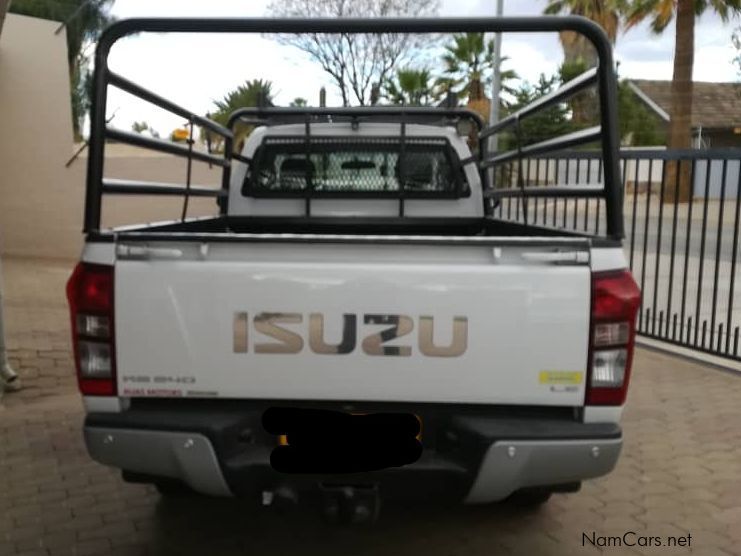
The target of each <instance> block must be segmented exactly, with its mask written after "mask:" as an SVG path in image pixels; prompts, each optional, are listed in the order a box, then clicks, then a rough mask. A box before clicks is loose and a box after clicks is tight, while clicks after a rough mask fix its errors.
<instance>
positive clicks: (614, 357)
mask: <svg viewBox="0 0 741 556" xmlns="http://www.w3.org/2000/svg"><path fill="white" fill-rule="evenodd" d="M640 305H641V292H640V290H639V289H638V285H637V284H636V282H635V280H634V279H633V276H632V275H631V274H630V272H628V271H627V270H620V271H610V272H596V273H594V274H593V275H592V330H591V335H590V346H589V382H588V384H587V395H586V404H587V405H622V404H623V403H624V402H625V396H626V393H627V391H628V383H629V381H630V368H631V364H632V362H633V347H634V344H635V320H636V314H637V313H638V308H639V307H640Z"/></svg>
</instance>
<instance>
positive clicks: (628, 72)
mask: <svg viewBox="0 0 741 556" xmlns="http://www.w3.org/2000/svg"><path fill="white" fill-rule="evenodd" d="M267 3H268V2H267V0H158V1H153V0H116V1H115V3H114V6H113V10H112V11H113V15H114V16H115V17H117V18H119V19H120V18H128V17H155V16H161V17H199V16H203V17H260V16H263V15H265V12H266V5H267ZM495 4H496V1H495V0H442V6H441V10H440V15H447V16H476V15H493V12H494V9H495ZM545 5H546V1H545V0H505V2H504V12H505V15H538V14H540V13H542V10H543V7H544V6H545ZM737 25H739V21H738V20H732V21H730V22H728V23H725V24H724V23H723V22H722V21H721V20H720V18H718V17H717V16H715V15H714V14H712V13H711V11H710V10H708V13H706V14H705V15H703V16H702V17H701V18H700V19H699V21H698V24H697V26H696V29H695V32H696V35H695V48H696V51H695V66H694V68H695V69H694V79H695V80H697V81H737V80H738V79H739V76H738V73H737V70H736V67H735V66H734V65H733V63H732V59H733V57H734V55H735V50H734V49H733V46H732V44H731V34H732V33H733V29H734V28H735V27H736V26H737ZM502 51H503V54H504V55H505V56H508V57H509V59H510V62H509V63H508V65H507V66H505V67H512V68H513V69H515V70H516V71H517V72H518V74H519V75H520V77H521V78H523V79H527V80H530V81H533V80H536V79H537V78H538V76H539V74H540V73H546V74H552V73H554V72H555V70H556V69H557V67H558V65H559V64H560V63H561V61H562V56H563V53H562V50H561V47H560V44H559V42H558V38H557V36H556V35H555V34H554V35H505V36H504V39H503V43H502ZM673 54H674V28H673V25H672V26H671V27H670V28H668V29H667V30H666V31H665V32H664V33H663V34H662V35H655V34H653V33H652V32H651V31H650V29H648V26H647V25H646V24H644V25H641V26H638V27H635V28H633V29H631V30H630V31H628V32H627V33H621V34H620V35H619V37H618V41H617V45H616V53H615V57H616V59H617V60H618V61H619V62H620V68H619V73H620V77H621V78H624V77H630V78H643V79H671V77H672V60H673ZM109 61H110V64H109V65H110V67H111V69H113V70H114V71H117V72H119V73H121V74H123V75H125V76H126V77H128V78H130V79H132V80H133V81H135V82H137V83H140V84H141V85H143V86H145V87H147V88H149V89H151V90H153V91H155V92H157V93H159V94H161V95H163V96H165V97H167V98H171V99H172V100H174V101H176V102H178V103H179V104H181V105H183V106H185V107H186V108H188V109H190V110H194V111H195V112H198V113H206V112H207V111H209V110H213V100H214V99H217V98H221V97H222V96H223V94H224V93H226V92H228V91H229V90H231V89H233V88H235V87H236V86H237V85H239V84H241V83H243V82H244V81H245V80H247V79H253V78H262V79H268V80H270V81H272V82H273V87H274V90H275V91H276V93H277V96H276V101H277V103H278V104H283V105H287V104H288V102H290V101H291V100H292V99H293V98H295V97H298V96H301V97H305V98H307V99H308V100H309V101H310V103H311V104H317V103H318V91H319V88H320V87H321V86H322V85H324V86H326V87H327V90H328V93H329V101H330V104H331V103H332V101H333V100H335V102H336V101H337V100H338V99H337V96H336V91H335V89H334V87H333V86H332V83H331V81H330V80H329V79H328V78H327V76H326V75H325V74H324V73H323V72H322V71H321V70H320V69H318V68H317V67H316V66H315V64H313V63H312V62H311V61H310V60H308V59H307V58H306V57H305V56H303V55H302V54H301V53H300V52H298V51H297V50H295V49H293V48H290V47H287V46H280V45H277V44H275V43H274V42H273V41H270V40H268V39H266V38H263V37H260V36H246V35H179V36H178V35H174V34H141V35H136V36H133V37H129V38H126V39H123V40H121V41H119V42H118V43H117V44H116V45H115V46H114V48H113V50H112V52H111V55H110V58H109ZM114 111H115V118H114V120H113V122H112V125H115V126H116V127H120V128H123V129H129V128H130V127H131V123H132V122H134V121H140V120H145V121H148V122H149V123H150V124H151V125H152V126H153V127H154V128H156V129H158V130H159V131H160V133H162V134H163V135H167V134H169V133H170V131H171V130H172V129H173V128H175V127H177V126H178V125H180V124H181V123H182V122H181V121H180V119H179V118H177V117H172V116H170V115H168V114H167V113H164V112H162V111H160V110H158V109H156V108H153V107H152V106H151V105H147V104H145V103H140V102H139V101H137V100H136V99H133V98H132V97H130V96H129V95H126V94H125V93H121V92H120V91H118V90H116V89H113V88H111V89H110V91H109V101H108V115H109V116H110V115H112V113H113V112H114Z"/></svg>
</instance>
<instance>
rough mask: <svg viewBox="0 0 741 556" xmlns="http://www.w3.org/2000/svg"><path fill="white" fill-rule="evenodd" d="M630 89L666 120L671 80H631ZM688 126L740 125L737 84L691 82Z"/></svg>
mask: <svg viewBox="0 0 741 556" xmlns="http://www.w3.org/2000/svg"><path fill="white" fill-rule="evenodd" d="M629 84H630V86H631V89H633V91H634V92H635V93H636V94H637V95H638V97H639V98H641V100H643V101H644V102H645V103H646V104H647V105H648V106H649V107H650V108H651V109H653V110H654V112H656V113H657V114H658V115H659V116H661V117H662V118H663V119H665V120H667V121H668V120H669V114H671V109H672V96H671V86H672V82H671V81H653V80H649V79H631V80H630V81H629ZM692 127H693V128H697V127H703V128H732V127H741V84H740V83H711V82H707V81H695V82H694V85H693V93H692Z"/></svg>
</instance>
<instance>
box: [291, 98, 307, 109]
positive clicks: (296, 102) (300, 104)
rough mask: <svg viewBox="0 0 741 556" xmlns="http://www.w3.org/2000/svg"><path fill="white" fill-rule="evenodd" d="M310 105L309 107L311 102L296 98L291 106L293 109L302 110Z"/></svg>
mask: <svg viewBox="0 0 741 556" xmlns="http://www.w3.org/2000/svg"><path fill="white" fill-rule="evenodd" d="M308 105H309V101H308V100H306V99H305V98H303V97H296V98H294V99H293V100H292V101H291V104H290V106H293V107H296V108H302V107H304V106H308Z"/></svg>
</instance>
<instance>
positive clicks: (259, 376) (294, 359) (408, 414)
mask: <svg viewBox="0 0 741 556" xmlns="http://www.w3.org/2000/svg"><path fill="white" fill-rule="evenodd" d="M544 19H545V21H546V22H550V23H548V25H551V26H552V28H554V29H559V28H560V27H558V25H566V27H567V28H576V29H577V30H580V31H582V32H585V34H588V35H589V36H590V37H592V38H593V40H595V41H597V42H598V44H602V43H601V42H600V41H602V40H603V38H601V37H602V35H601V34H600V32H599V31H598V30H597V28H595V27H594V26H592V25H591V24H587V23H585V20H581V19H574V18H566V19H565V21H567V22H569V23H568V24H563V22H561V23H558V24H556V23H553V20H552V19H550V18H537V19H533V20H524V21H526V22H528V25H530V26H531V27H532V26H533V25H536V24H537V25H536V27H537V26H538V25H540V26H542V25H543V23H542V22H543V20H544ZM185 21H188V20H185ZM228 21H230V22H231V23H229V25H232V24H234V20H228ZM239 21H242V24H243V25H244V26H245V28H244V30H245V31H250V30H251V29H253V28H254V29H261V28H260V27H259V24H258V23H257V22H256V21H254V20H239ZM258 21H259V20H258ZM466 21H468V22H469V23H470V20H466ZM475 21H477V22H485V23H486V24H487V25H489V27H491V29H492V30H496V29H499V30H507V25H506V23H507V22H508V21H510V20H493V19H492V20H475ZM518 21H520V20H518ZM393 22H394V23H393V25H398V26H399V29H411V28H414V29H417V28H418V27H416V26H418V25H420V24H419V22H411V21H404V20H393ZM502 22H504V23H502ZM464 23H465V22H462V23H461V25H460V27H461V29H465V28H467V25H468V23H466V24H464ZM225 24H226V23H224V22H219V20H206V21H204V22H203V24H202V26H200V27H199V29H203V30H210V31H214V30H218V29H219V25H225ZM275 25H276V24H275V22H273V26H275ZM307 25H309V29H313V30H315V31H316V32H319V31H325V32H329V31H331V30H332V29H334V27H332V26H333V25H334V23H333V22H328V21H322V20H320V21H319V22H316V21H315V22H312V23H311V24H307ZM353 25H357V26H358V28H359V29H367V22H366V21H357V20H350V23H349V27H348V29H349V31H348V32H352V30H353ZM388 25H389V23H388V22H387V21H385V22H383V29H384V31H386V32H388ZM393 25H392V27H393ZM436 25H438V23H437V22H436V21H427V22H426V23H425V22H424V21H423V24H422V27H423V30H427V31H436V30H437V28H436ZM502 25H504V28H503V27H502ZM184 26H186V27H187V29H188V30H192V24H191V23H185V22H183V21H181V20H141V21H133V22H132V21H125V22H119V23H117V24H116V25H114V27H113V28H112V30H109V31H108V32H107V33H106V34H104V37H103V39H102V40H101V45H100V46H99V48H98V55H97V56H98V58H97V63H98V65H97V67H96V96H95V107H94V111H93V120H92V136H91V153H90V167H89V174H88V197H87V202H88V205H87V210H86V231H87V242H86V245H85V248H84V250H83V254H82V262H80V264H79V265H78V266H77V268H76V269H75V271H74V273H73V275H72V277H71V279H70V281H69V284H68V289H67V292H68V298H69V303H70V308H71V312H72V328H73V341H74V347H75V357H76V363H77V372H78V378H79V385H80V390H81V392H82V394H83V396H84V401H85V407H86V410H87V418H86V422H85V428H84V433H85V441H86V444H87V448H88V450H89V452H90V455H91V456H92V457H93V458H94V459H95V460H97V461H99V462H101V463H103V464H106V465H111V466H114V467H117V468H119V469H121V470H122V471H123V474H124V478H125V479H127V480H131V481H138V482H149V483H153V484H155V485H157V486H158V488H159V489H160V490H161V491H162V492H163V493H173V492H176V491H178V490H182V489H183V488H186V487H187V488H188V489H191V490H193V491H197V492H200V493H204V494H210V495H221V496H245V497H253V498H254V499H256V500H262V502H263V503H264V504H271V503H277V501H284V500H291V501H296V500H300V499H304V498H307V499H312V498H314V495H317V494H323V498H322V500H324V507H325V510H326V511H327V512H328V513H330V514H335V515H337V514H342V515H350V516H354V517H353V519H354V518H358V519H359V518H362V517H363V516H368V515H375V512H376V508H377V501H378V499H379V497H389V498H391V497H413V498H417V499H422V500H429V499H438V498H446V499H457V500H461V501H465V502H466V503H488V502H495V501H500V500H504V499H507V498H509V497H514V498H517V499H519V500H520V501H530V502H533V503H537V502H543V501H545V500H546V499H547V498H548V496H549V495H550V493H552V492H568V491H575V490H577V489H578V487H579V485H580V483H581V481H583V480H585V479H590V478H594V477H599V476H601V475H604V474H606V473H608V472H609V471H610V470H612V469H613V467H614V466H615V464H616V462H617V459H618V455H619V453H620V449H621V445H622V435H621V429H620V426H619V420H620V416H621V412H622V408H623V404H624V403H625V398H626V390H627V387H628V382H629V378H630V370H631V360H632V355H633V344H634V335H635V328H634V321H635V316H636V311H637V310H638V306H639V304H640V294H639V291H638V288H637V286H636V284H635V282H634V280H633V278H632V277H631V275H630V273H629V272H628V271H627V270H626V261H625V258H624V255H623V250H622V247H621V241H620V237H621V234H622V223H621V218H622V216H621V215H620V211H621V209H620V205H619V198H620V195H621V191H620V189H619V188H620V184H619V179H618V175H617V174H616V173H615V172H614V170H615V168H616V164H615V163H616V158H615V159H613V158H612V157H616V143H615V137H614V128H613V129H611V128H610V126H614V117H615V116H614V98H613V97H614V85H615V84H614V76H613V74H612V71H611V69H609V68H610V67H611V66H608V69H607V70H606V71H603V70H600V69H595V70H592V71H591V72H588V74H585V76H581V77H580V78H577V79H576V80H574V81H573V82H569V83H567V84H565V85H564V86H563V88H562V89H560V90H559V91H556V92H555V93H553V94H552V95H551V98H546V99H541V101H540V103H541V104H540V105H541V106H549V105H552V104H553V103H556V102H562V101H563V100H564V99H565V98H567V97H568V95H570V94H573V93H575V92H577V91H579V90H582V89H583V88H584V87H586V86H591V85H595V84H597V85H598V86H599V90H600V98H601V99H602V100H603V104H602V107H603V113H604V112H606V114H603V117H602V120H601V129H600V130H597V134H595V132H594V130H586V131H585V132H579V133H577V134H571V135H569V136H564V137H562V138H558V139H557V140H555V141H551V142H545V143H539V144H536V145H530V146H529V147H523V148H521V149H519V150H518V151H517V152H516V154H515V156H525V155H530V156H535V155H537V154H538V153H543V152H547V151H548V150H555V149H558V148H563V147H565V146H570V145H575V144H577V143H579V142H586V141H594V140H595V138H596V140H597V141H599V142H600V145H601V147H602V152H603V154H604V183H605V185H604V186H601V187H600V188H599V191H598V190H597V188H594V187H587V186H584V187H582V189H581V190H578V187H564V186H559V185H554V186H544V185H535V186H530V187H525V186H524V185H523V184H521V183H520V184H519V186H518V187H514V188H506V187H502V186H503V185H504V184H501V183H500V184H499V185H497V184H492V183H491V182H489V181H488V180H489V179H490V177H489V176H488V175H487V168H489V167H492V166H495V165H496V164H498V163H504V161H505V159H506V158H507V157H510V158H512V156H513V155H512V153H509V154H508V153H492V154H487V153H486V152H485V151H486V149H485V148H479V146H478V145H483V144H484V142H485V141H486V139H487V138H488V137H490V136H491V135H493V134H495V133H497V132H498V131H499V130H500V129H504V128H506V127H507V126H508V125H510V124H511V122H509V123H508V120H507V119H505V120H503V121H502V122H500V123H499V124H498V125H497V126H494V127H490V128H484V127H483V124H482V122H481V120H480V118H479V117H478V116H476V115H475V114H474V113H471V112H468V111H466V110H462V109H441V108H398V107H388V108H383V107H376V108H370V109H363V108H358V109H353V108H338V109H330V108H324V109H316V108H305V109H281V108H265V109H245V110H240V111H238V112H237V113H235V114H234V115H233V117H232V122H231V125H230V126H229V127H233V124H235V123H236V122H238V121H242V122H247V123H249V124H251V125H253V126H254V129H253V131H252V132H251V133H250V134H249V136H248V137H247V139H246V141H244V144H243V146H242V147H241V149H240V150H239V152H237V153H235V152H233V146H232V143H231V140H232V138H233V137H234V136H233V134H232V132H231V129H225V128H221V127H220V126H218V125H217V124H214V123H213V122H209V121H208V120H205V119H203V118H198V117H197V116H194V115H192V114H190V113H187V112H186V111H184V109H181V108H180V107H178V106H176V105H174V104H173V103H171V102H169V101H166V100H165V99H162V98H161V97H159V96H157V95H156V94H155V93H151V92H149V91H146V90H144V89H142V88H141V87H139V86H138V85H136V84H134V83H132V82H130V81H128V80H126V79H125V78H123V77H121V76H119V75H117V74H115V73H113V72H111V71H110V70H108V69H107V67H106V65H105V63H104V61H105V56H106V55H107V49H108V48H109V47H110V44H112V42H113V41H114V40H115V39H116V38H118V36H121V35H123V34H124V32H134V31H162V30H170V31H176V32H177V31H180V30H183V29H182V28H183V27H184ZM469 26H470V25H469ZM474 28H475V29H477V28H478V27H474ZM487 28H488V27H487ZM538 28H540V27H538ZM549 28H550V27H549ZM446 29H447V27H446ZM267 30H276V29H267ZM277 30H281V31H284V30H285V28H284V27H280V25H278V29H277ZM391 32H393V29H392V31H391ZM595 37H596V38H595ZM605 44H607V43H606V41H605ZM603 46H604V45H603ZM605 52H606V53H605ZM600 54H601V56H602V63H603V64H605V63H607V64H611V62H610V59H609V45H608V46H607V47H606V50H605V51H603V50H600ZM605 56H607V59H605ZM101 60H103V61H102V62H101ZM108 84H111V85H114V86H117V87H120V88H122V89H124V90H126V91H128V92H131V93H133V94H138V95H139V96H141V97H142V98H145V99H146V100H148V101H150V102H152V103H154V104H157V105H158V106H162V107H164V108H167V109H169V110H171V111H173V112H175V113H178V114H181V115H184V114H186V113H187V114H188V116H189V117H190V119H191V121H192V122H194V124H195V125H201V126H204V127H206V126H208V127H209V129H212V130H214V131H216V132H220V133H223V136H224V137H225V138H226V152H225V153H223V154H222V155H218V154H208V153H204V152H202V151H197V150H195V149H192V148H188V147H183V146H180V145H174V144H171V143H168V142H165V141H158V140H156V139H152V138H145V137H141V136H136V135H134V134H128V133H125V132H121V131H118V130H113V129H106V128H105V122H104V114H105V100H106V86H107V85H108ZM537 109H538V107H537V106H535V107H532V108H527V109H525V110H524V111H523V112H522V113H521V114H519V115H516V116H517V118H524V117H527V116H528V115H529V114H530V113H534V111H536V110H537ZM179 111H182V112H179ZM517 118H516V119H517ZM590 134H591V135H590ZM106 137H108V138H114V139H117V140H119V141H127V142H130V143H132V144H136V145H138V146H145V147H148V148H152V149H156V150H161V151H164V152H169V153H171V154H177V155H183V156H186V157H188V160H189V164H190V163H191V162H193V161H197V160H203V161H208V162H214V163H219V164H221V165H222V166H223V167H224V183H223V187H222V188H221V189H208V188H205V187H197V186H193V185H191V184H190V183H189V184H187V186H186V187H180V188H176V187H175V186H173V185H168V184H153V183H150V182H129V181H124V180H111V179H107V178H105V177H103V168H102V160H103V149H104V143H105V138H106ZM471 145H473V149H472V147H471ZM528 149H529V150H528ZM196 153H197V154H196ZM497 157H499V158H497ZM495 175H496V174H495ZM482 180H484V181H483V182H482ZM484 183H486V184H487V185H486V186H485V185H484ZM173 192H175V193H177V194H178V195H183V194H184V195H185V196H186V198H187V197H189V196H195V195H200V196H208V195H212V196H214V197H216V199H217V202H218V205H219V207H220V214H219V215H218V216H215V217H213V218H194V219H188V218H186V217H185V215H184V218H183V219H182V220H179V221H177V222H172V223H163V224H150V225H142V226H131V227H127V228H117V229H106V228H103V227H101V224H100V198H101V197H102V195H103V194H127V193H132V194H137V195H142V194H170V193H173ZM562 194H565V195H568V196H570V197H576V196H578V195H584V196H592V197H594V196H598V197H600V198H601V199H603V201H604V204H605V205H606V208H607V216H608V225H607V232H608V236H607V237H596V236H593V235H584V234H582V235H580V234H576V233H574V232H566V231H560V230H557V229H554V228H552V227H551V228H548V227H545V226H541V225H535V224H534V223H532V222H531V223H530V224H528V223H527V222H525V223H522V222H513V221H505V220H504V219H501V218H497V217H496V210H497V207H498V205H499V203H501V202H502V200H503V199H504V198H506V197H507V195H511V196H512V197H516V198H518V199H521V200H522V201H523V203H524V202H525V200H526V198H529V197H535V198H543V199H545V198H546V197H555V198H558V197H559V196H560V195H562ZM186 202H187V201H186ZM544 202H545V201H544ZM616 205H617V206H616ZM609 219H612V220H611V221H609ZM358 516H359V517H358Z"/></svg>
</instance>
